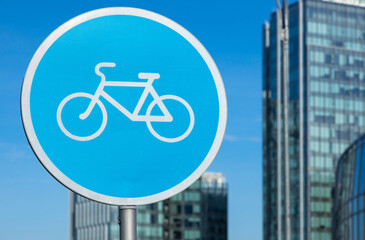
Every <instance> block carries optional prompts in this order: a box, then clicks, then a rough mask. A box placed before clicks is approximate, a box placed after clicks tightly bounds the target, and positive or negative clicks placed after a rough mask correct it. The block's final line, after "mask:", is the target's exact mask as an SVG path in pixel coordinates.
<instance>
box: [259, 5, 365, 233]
mask: <svg viewBox="0 0 365 240" xmlns="http://www.w3.org/2000/svg"><path fill="white" fill-rule="evenodd" d="M343 2H347V3H350V1H320V0H302V1H298V2H295V3H292V4H291V5H290V6H289V9H288V25H289V27H288V29H289V31H288V39H289V40H288V41H289V44H288V65H287V66H286V65H285V62H283V59H284V56H285V51H284V50H285V45H284V44H283V41H282V32H281V29H280V28H281V24H282V22H283V18H282V16H281V14H282V12H281V11H276V12H274V13H273V14H272V15H271V17H270V21H269V22H268V23H266V24H265V25H264V28H263V36H264V39H263V58H264V59H263V60H264V61H263V104H264V106H263V120H264V126H263V136H264V138H263V143H264V149H263V153H264V155H263V168H264V179H263V192H264V193H263V194H264V195H263V199H264V211H263V212H264V239H265V240H266V239H267V240H271V239H272V240H274V239H275V240H276V239H277V240H282V239H283V240H284V239H295V240H296V239H298V240H309V239H315V240H329V239H331V229H332V226H331V222H332V213H331V208H332V198H331V189H332V186H333V184H334V182H335V169H336V165H337V160H338V158H339V156H340V155H341V154H342V153H343V151H344V150H345V149H346V148H347V147H348V146H349V144H351V143H352V142H353V141H354V140H355V139H357V138H358V137H359V136H360V134H361V133H363V132H365V101H364V98H365V8H364V7H363V6H362V5H361V4H363V3H360V2H359V1H356V3H355V1H352V4H344V3H343ZM286 73H287V74H288V78H287V80H285V74H286Z"/></svg>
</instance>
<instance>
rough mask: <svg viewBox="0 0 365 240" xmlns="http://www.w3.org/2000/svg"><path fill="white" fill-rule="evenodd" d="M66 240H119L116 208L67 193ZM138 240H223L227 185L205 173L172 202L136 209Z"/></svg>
mask: <svg viewBox="0 0 365 240" xmlns="http://www.w3.org/2000/svg"><path fill="white" fill-rule="evenodd" d="M70 218H71V221H70V240H119V225H118V207H117V206H110V205H106V204H101V203H97V202H94V201H91V200H88V199H86V198H84V197H81V196H79V195H76V194H74V193H71V195H70ZM137 237H138V240H179V239H186V240H188V239H189V240H205V239H206V240H226V239H227V183H226V180H225V176H224V175H223V174H222V173H205V174H203V176H202V177H201V178H200V179H199V180H198V181H196V182H195V183H194V184H193V185H191V186H190V187H189V188H188V189H187V190H185V191H184V192H182V193H179V194H177V195H175V196H173V197H172V198H169V199H166V200H164V201H162V202H158V203H155V204H150V205H145V206H138V208H137Z"/></svg>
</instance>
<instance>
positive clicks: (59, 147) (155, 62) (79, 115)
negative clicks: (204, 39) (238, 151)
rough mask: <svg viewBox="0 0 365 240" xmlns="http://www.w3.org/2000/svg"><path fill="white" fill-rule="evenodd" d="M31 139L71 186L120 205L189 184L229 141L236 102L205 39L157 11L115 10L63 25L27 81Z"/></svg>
mask: <svg viewBox="0 0 365 240" xmlns="http://www.w3.org/2000/svg"><path fill="white" fill-rule="evenodd" d="M21 106H22V118H23V124H24V128H25V132H26V135H27V137H28V140H29V142H30V144H31V146H32V148H33V151H34V152H35V154H36V155H37V157H38V159H39V160H40V162H41V163H42V164H43V166H44V167H45V168H46V169H47V170H48V171H49V172H50V173H51V174H52V175H53V176H54V177H55V178H56V179H57V180H58V181H59V182H61V183H62V184H63V185H65V186H66V187H68V188H69V189H71V190H73V191H75V192H77V193H78V194H80V195H83V196H85V197H87V198H90V199H93V200H96V201H99V202H103V203H107V204H114V205H140V204H148V203H153V202H157V201H160V200H163V199H165V198H168V197H171V196H173V195H174V194H177V193H179V192H181V191H182V190H184V189H185V188H187V187H188V186H190V185H191V184H192V183H194V181H196V180H197V179H198V178H199V177H200V176H201V175H202V174H203V172H204V171H205V170H206V169H207V168H208V167H209V165H210V164H211V162H212V161H213V159H214V157H215V156H216V154H217V152H218V150H219V147H220V145H221V143H222V140H223V136H224V131H225V127H226V122H227V101H226V95H225V91H224V86H223V82H222V79H221V76H220V73H219V71H218V69H217V67H216V65H215V63H214V61H213V59H212V58H211V57H210V55H209V53H208V52H207V51H206V50H205V48H204V47H203V45H202V44H201V43H200V42H199V41H198V40H197V39H196V38H195V37H194V36H193V35H192V34H190V33H189V32H188V31H187V30H185V29H184V28H183V27H181V26H180V25H178V24H177V23H175V22H173V21H171V20H169V19H167V18H165V17H163V16H161V15H158V14H156V13H152V12H149V11H145V10H141V9H134V8H106V9H99V10H95V11H91V12H88V13H85V14H82V15H80V16H78V17H75V18H73V19H72V20H70V21H68V22H66V23H65V24H63V25H62V26H61V27H59V28H58V29H56V30H55V31H54V32H53V33H52V34H51V35H50V36H49V37H48V38H47V39H46V40H45V41H44V42H43V43H42V45H41V46H40V47H39V49H38V50H37V52H36V53H35V55H34V57H33V58H32V60H31V62H30V64H29V67H28V70H27V72H26V76H25V79H24V83H23V89H22V99H21Z"/></svg>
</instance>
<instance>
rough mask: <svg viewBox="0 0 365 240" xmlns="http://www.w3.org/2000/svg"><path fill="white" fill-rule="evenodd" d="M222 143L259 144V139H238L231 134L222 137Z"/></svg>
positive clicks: (238, 137)
mask: <svg viewBox="0 0 365 240" xmlns="http://www.w3.org/2000/svg"><path fill="white" fill-rule="evenodd" d="M224 141H227V142H256V143H258V142H261V138H259V137H240V136H235V135H231V134H225V135H224Z"/></svg>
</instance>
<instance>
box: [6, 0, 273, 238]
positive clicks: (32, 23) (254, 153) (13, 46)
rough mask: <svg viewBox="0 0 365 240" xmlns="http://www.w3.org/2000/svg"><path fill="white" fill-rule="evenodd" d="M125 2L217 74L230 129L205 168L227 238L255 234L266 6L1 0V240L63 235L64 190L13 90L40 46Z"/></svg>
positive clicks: (229, 0) (269, 6) (258, 232)
mask: <svg viewBox="0 0 365 240" xmlns="http://www.w3.org/2000/svg"><path fill="white" fill-rule="evenodd" d="M112 6H128V7H137V8H142V9H146V10H150V11H153V12H156V13H159V14H162V15H164V16H166V17H168V18H170V19H172V20H174V21H176V22H177V23H179V24H180V25H182V26H183V27H185V28H186V29H187V30H189V31H190V32H191V33H192V34H193V35H195V36H196V37H197V38H198V39H199V40H200V42H201V43H202V44H203V45H204V46H205V47H206V49H207V50H208V51H209V53H210V54H211V56H212V57H213V59H214V60H215V62H216V64H217V66H218V68H219V69H220V72H221V75H222V78H223V81H224V84H225V87H226V92H227V98H228V125H227V130H226V137H225V140H224V142H223V144H222V147H221V150H220V152H219V154H218V156H217V158H216V160H215V161H214V162H213V164H212V165H211V167H210V168H209V170H210V171H220V172H224V173H225V174H226V176H227V180H228V182H229V238H230V239H232V240H235V239H250V240H255V239H261V238H262V186H261V185H262V180H261V179H262V157H261V156H262V147H261V145H262V144H261V139H262V114H261V112H262V100H261V62H262V59H261V52H262V51H261V44H262V41H261V28H262V24H263V22H264V21H265V20H267V19H268V18H269V14H270V12H271V11H272V10H273V9H274V8H275V1H274V0H270V1H268V0H263V1H259V2H257V1H238V0H226V1H217V0H210V1H206V0H201V1H197V0H194V1H192V0H184V1H182V0H173V1H166V0H165V1H162V0H161V1H160V0H156V1H152V0H133V1H132V0H131V1H114V0H110V1H94V0H90V1H70V0H63V1H3V2H2V6H1V8H0V86H1V87H0V113H1V115H0V190H1V193H2V194H1V198H0V216H1V218H0V236H1V237H0V238H1V239H7V240H18V239H37V240H46V239H47V240H49V239H52V240H61V239H62V240H64V239H68V190H67V189H65V188H64V187H63V186H62V185H61V184H59V183H58V182H57V181H56V180H54V179H53V178H52V177H51V176H50V175H49V174H48V173H47V171H45V169H43V167H42V166H41V164H40V163H39V162H38V160H37V159H36V158H35V156H34V155H33V153H32V151H31V149H30V147H29V146H28V143H27V140H26V137H25V134H24V132H23V128H22V123H21V118H20V90H21V84H22V79H23V77H24V74H25V71H26V69H27V66H28V64H29V62H30V60H31V58H32V56H33V54H34V53H35V51H36V50H37V48H38V47H39V45H40V44H41V43H42V41H43V40H44V39H45V38H46V37H47V36H48V35H49V34H50V33H51V32H52V31H53V30H54V29H56V28H57V27H58V26H60V25H61V24H62V23H64V22H66V21H67V20H69V19H71V18H73V17H75V16H77V15H79V14H81V13H84V12H87V11H90V10H94V9H98V8H103V7H112Z"/></svg>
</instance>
